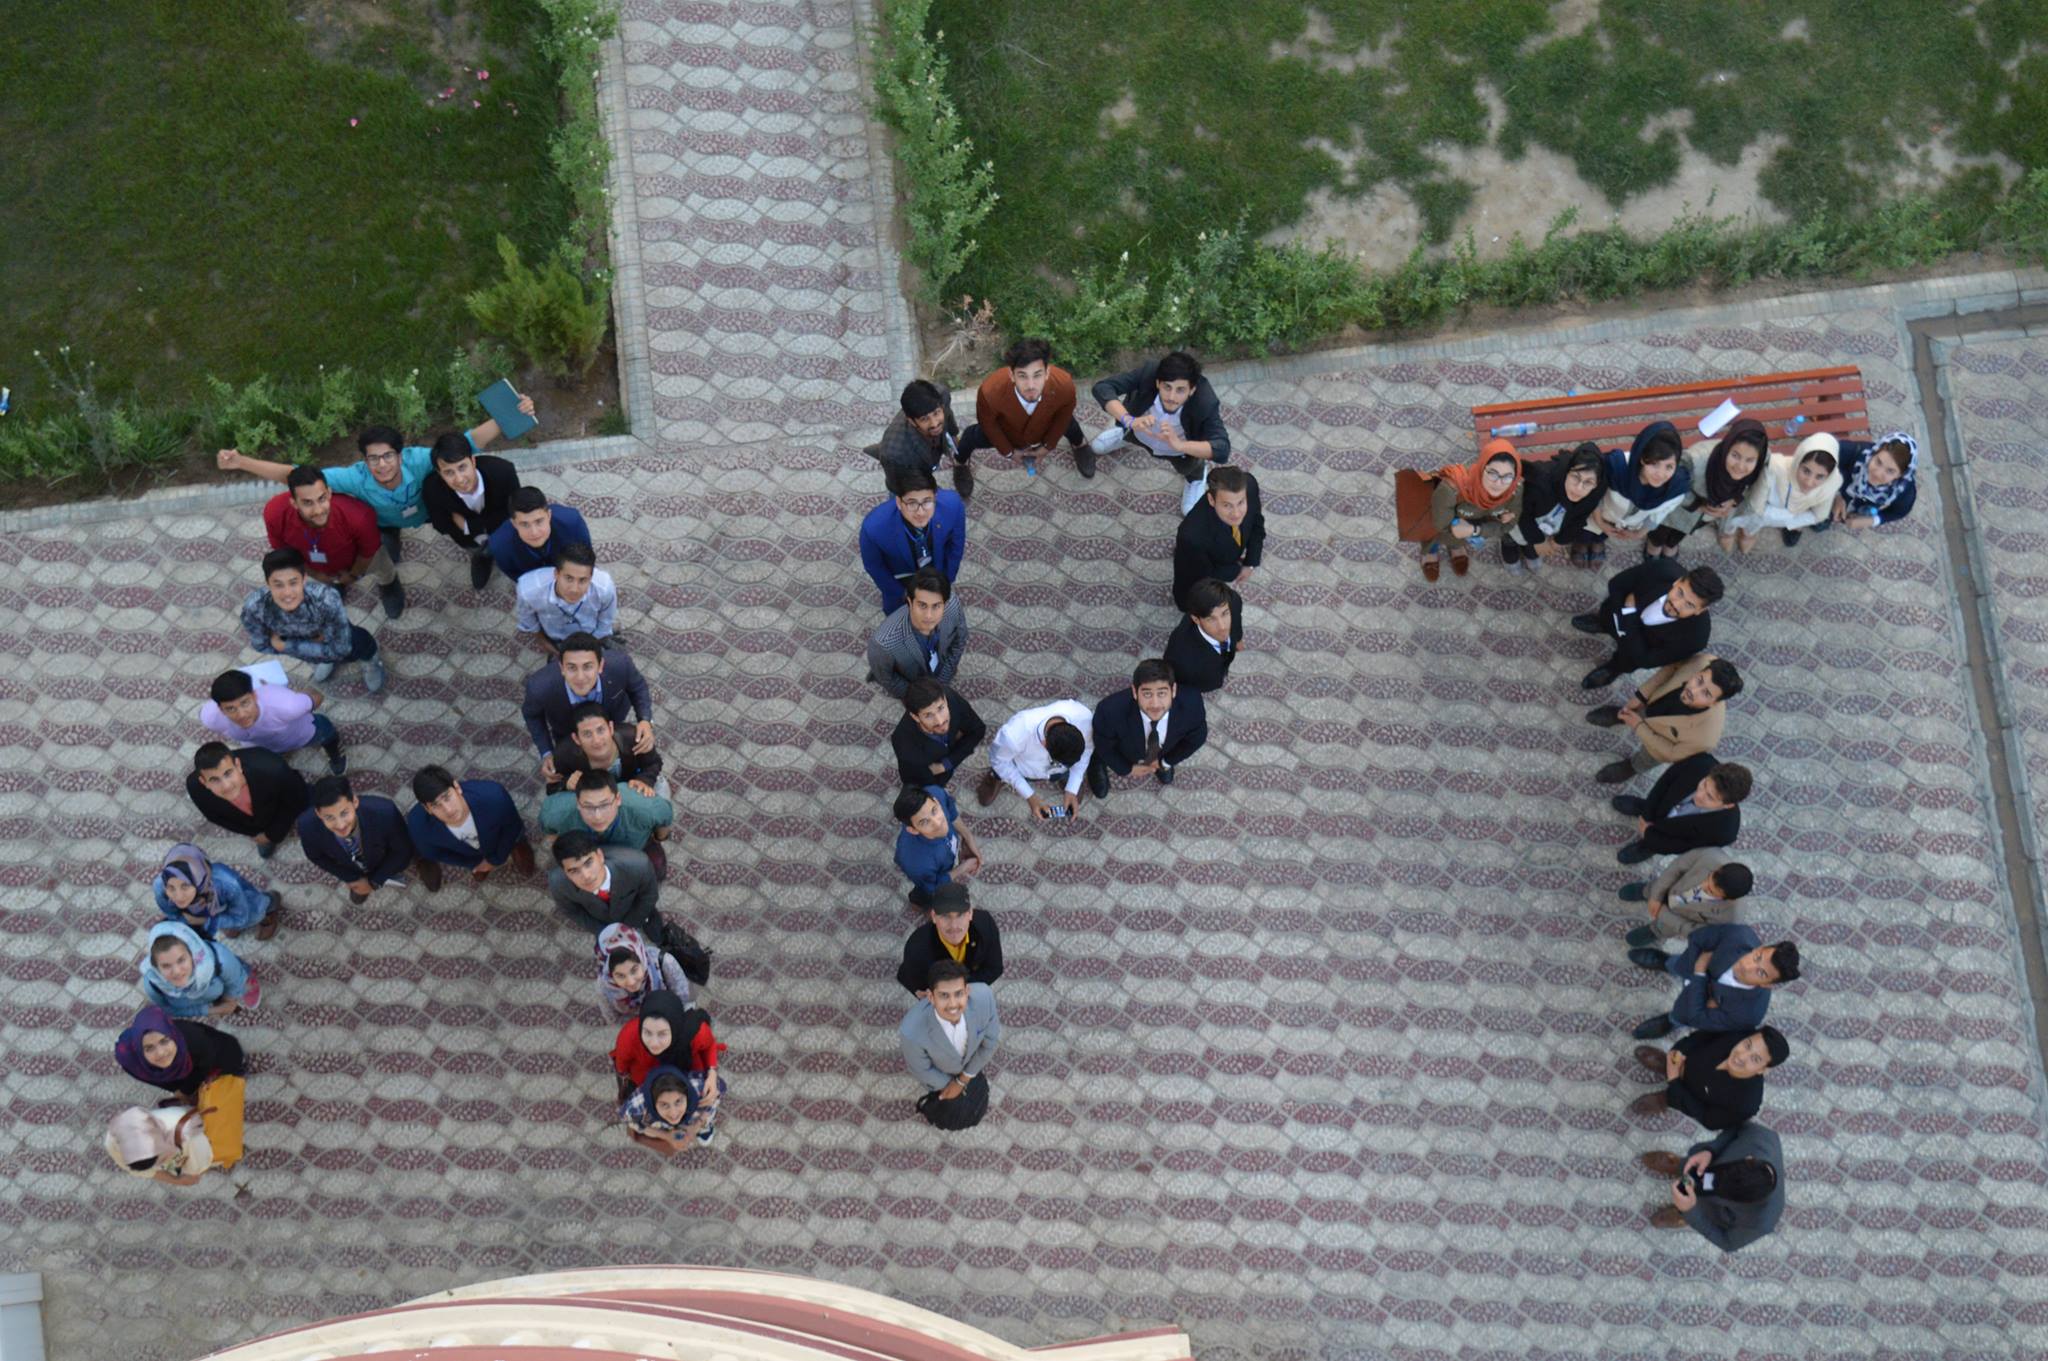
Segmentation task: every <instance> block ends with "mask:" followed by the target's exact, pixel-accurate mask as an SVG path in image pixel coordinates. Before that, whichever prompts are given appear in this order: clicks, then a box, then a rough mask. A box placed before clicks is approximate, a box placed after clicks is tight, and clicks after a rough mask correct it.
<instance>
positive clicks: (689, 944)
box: [661, 917, 711, 988]
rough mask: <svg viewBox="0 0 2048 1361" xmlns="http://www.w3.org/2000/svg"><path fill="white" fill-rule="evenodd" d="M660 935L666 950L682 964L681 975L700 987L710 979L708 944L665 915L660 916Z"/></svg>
mask: <svg viewBox="0 0 2048 1361" xmlns="http://www.w3.org/2000/svg"><path fill="white" fill-rule="evenodd" d="M661 935H662V942H663V944H664V945H665V946H666V947H667V949H668V952H669V953H670V954H672V955H674V956H675V957H676V963H677V964H679V965H681V966H682V970H683V977H685V978H687V979H689V980H690V982H691V983H692V984H693V985H694V986H696V987H700V988H701V987H703V986H704V985H705V984H706V983H709V982H710V981H711V947H710V946H708V945H706V944H704V943H703V942H702V941H700V940H698V939H697V938H696V937H695V936H693V935H691V934H690V933H689V932H688V931H685V930H684V929H683V928H682V927H680V926H678V925H676V924H675V923H674V922H672V921H670V920H668V919H667V918H666V917H664V918H662V922H661Z"/></svg>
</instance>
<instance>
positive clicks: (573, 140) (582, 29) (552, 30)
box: [540, 0, 619, 259]
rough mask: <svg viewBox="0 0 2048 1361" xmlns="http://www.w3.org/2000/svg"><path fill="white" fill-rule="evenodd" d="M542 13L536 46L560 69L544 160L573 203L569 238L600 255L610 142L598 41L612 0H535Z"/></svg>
mask: <svg viewBox="0 0 2048 1361" xmlns="http://www.w3.org/2000/svg"><path fill="white" fill-rule="evenodd" d="M540 7H541V9H542V10H544V11H545V12H546V14H547V18H548V24H547V31H546V32H545V33H543V34H542V36H541V39H540V49H541V51H542V52H543V53H544V54H545V55H546V56H547V57H548V58H549V59H550V60H551V61H553V62H554V63H555V64H556V67H557V69H558V70H559V71H560V72H561V86H562V121H561V123H560V125H559V126H557V127H556V129H555V131H554V134H553V135H552V136H551V137H550V138H549V139H548V162H549V164H551V165H552V166H553V167H554V171H555V174H557V175H558V176H560V177H561V180H562V182H563V183H564V184H566V185H567V186H568V187H569V197H570V201H571V202H572V203H574V204H575V205H576V221H575V223H574V224H573V225H572V227H571V228H570V235H571V238H572V239H573V240H575V241H577V242H578V248H579V249H580V250H581V251H582V252H583V254H584V255H585V256H586V257H587V258H590V259H602V258H603V257H604V241H605V233H606V231H607V229H608V228H609V226H610V220H611V219H610V189H609V186H610V173H611V144H610V143H609V142H607V141H606V140H605V135H604V125H603V123H602V122H601V121H600V120H599V118H598V111H597V71H598V65H599V62H600V60H601V54H600V51H599V49H600V47H601V46H602V45H603V43H604V42H605V41H606V40H607V39H609V38H610V37H611V36H612V34H614V33H616V32H617V31H618V26H619V10H618V5H617V4H616V3H615V2H614V0H540Z"/></svg>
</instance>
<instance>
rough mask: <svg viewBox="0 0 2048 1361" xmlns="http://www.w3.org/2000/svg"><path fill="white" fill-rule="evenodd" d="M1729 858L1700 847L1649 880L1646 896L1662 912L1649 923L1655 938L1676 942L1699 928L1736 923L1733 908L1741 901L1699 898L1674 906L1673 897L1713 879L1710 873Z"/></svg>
mask: <svg viewBox="0 0 2048 1361" xmlns="http://www.w3.org/2000/svg"><path fill="white" fill-rule="evenodd" d="M1731 859H1732V857H1731V856H1730V855H1729V854H1728V852H1726V851H1724V850H1722V849H1721V848H1720V847H1718V846H1701V847H1698V848H1697V849H1695V850H1690V851H1687V852H1686V853H1685V854H1684V855H1681V856H1679V857H1678V858H1677V859H1676V860H1673V861H1672V862H1671V863H1670V864H1668V865H1666V866H1665V867H1664V872H1663V873H1662V874H1659V875H1658V876H1657V877H1656V878H1655V879H1652V880H1651V881H1650V887H1649V890H1648V895H1647V896H1649V897H1650V898H1651V899H1653V900H1655V901H1658V902H1661V903H1663V904H1664V910H1663V911H1662V912H1660V913H1658V914H1657V920H1656V921H1654V922H1652V923H1650V929H1651V930H1653V931H1655V932H1656V933H1657V935H1658V938H1659V939H1662V940H1676V939H1677V938H1678V937H1680V936H1689V935H1691V934H1692V933H1693V932H1695V931H1697V930H1699V929H1700V928H1701V927H1702V926H1720V925H1721V924H1723V923H1724V922H1732V921H1734V920H1736V909H1738V908H1740V907H1741V906H1742V901H1741V899H1739V898H1738V899H1736V900H1734V901H1732V902H1731V901H1730V900H1728V899H1726V898H1702V899H1701V900H1700V901H1698V902H1696V903H1674V902H1672V901H1671V898H1672V895H1673V894H1678V893H1691V892H1693V891H1694V890H1695V889H1697V888H1699V887H1700V885H1702V884H1704V883H1706V882H1707V880H1709V879H1711V878H1713V876H1714V871H1715V870H1717V869H1719V868H1721V866H1723V865H1725V864H1727V863H1728V862H1729V861H1730V860H1731Z"/></svg>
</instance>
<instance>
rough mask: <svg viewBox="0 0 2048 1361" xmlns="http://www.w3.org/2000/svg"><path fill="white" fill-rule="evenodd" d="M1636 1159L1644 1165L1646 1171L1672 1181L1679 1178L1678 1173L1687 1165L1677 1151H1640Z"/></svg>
mask: <svg viewBox="0 0 2048 1361" xmlns="http://www.w3.org/2000/svg"><path fill="white" fill-rule="evenodd" d="M1636 1161H1637V1162H1639V1163H1641V1164H1642V1165H1643V1170H1644V1171H1646V1172H1649V1173H1651V1174H1652V1175H1655V1176H1659V1177H1667V1178H1669V1179H1670V1180H1672V1181H1677V1180H1678V1173H1679V1171H1680V1170H1681V1169H1682V1168H1683V1167H1684V1166H1685V1163H1684V1162H1683V1160H1681V1159H1680V1158H1679V1156H1678V1155H1677V1154H1676V1153H1639V1154H1637V1155H1636Z"/></svg>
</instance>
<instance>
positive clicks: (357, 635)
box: [313, 624, 377, 725]
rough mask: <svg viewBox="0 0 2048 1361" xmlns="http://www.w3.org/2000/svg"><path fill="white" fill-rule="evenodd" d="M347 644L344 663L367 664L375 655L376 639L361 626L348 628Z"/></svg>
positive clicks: (318, 719) (318, 720) (317, 721)
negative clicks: (346, 654)
mask: <svg viewBox="0 0 2048 1361" xmlns="http://www.w3.org/2000/svg"><path fill="white" fill-rule="evenodd" d="M348 643H349V648H348V656H346V657H343V658H342V659H341V660H342V661H344V662H367V661H368V660H370V658H372V657H374V656H376V655H377V639H376V638H375V636H374V635H372V634H371V632H370V631H369V630H368V629H366V628H364V627H363V626H362V625H361V624H350V625H349V626H348ZM313 721H314V723H315V724H316V725H317V724H318V723H319V722H320V718H319V716H318V715H315V716H314V719H313Z"/></svg>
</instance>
